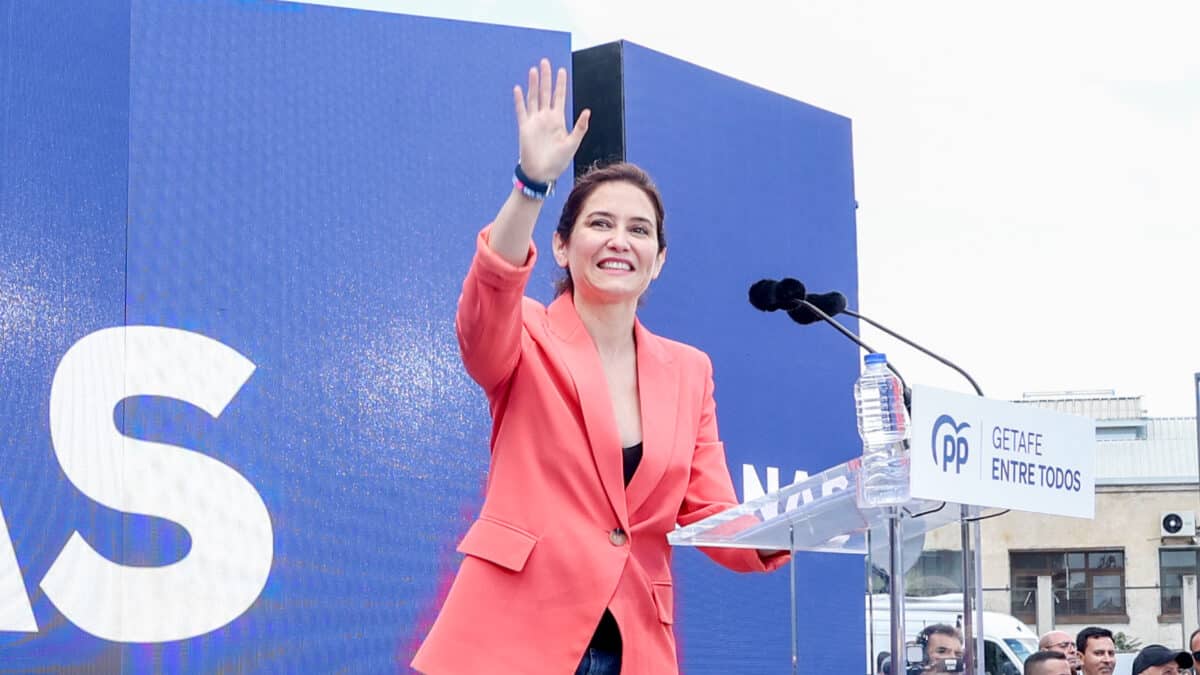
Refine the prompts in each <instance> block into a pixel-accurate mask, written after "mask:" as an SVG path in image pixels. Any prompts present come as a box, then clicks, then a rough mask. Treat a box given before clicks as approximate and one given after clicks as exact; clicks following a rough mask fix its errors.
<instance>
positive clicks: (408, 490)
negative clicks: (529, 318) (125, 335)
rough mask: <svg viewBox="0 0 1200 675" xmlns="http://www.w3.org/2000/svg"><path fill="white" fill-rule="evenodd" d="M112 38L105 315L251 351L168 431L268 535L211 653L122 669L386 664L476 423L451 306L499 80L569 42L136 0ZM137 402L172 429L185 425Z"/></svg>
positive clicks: (506, 86)
mask: <svg viewBox="0 0 1200 675" xmlns="http://www.w3.org/2000/svg"><path fill="white" fill-rule="evenodd" d="M132 45H133V46H132V50H131V63H132V66H131V70H132V73H133V76H132V83H131V93H130V100H131V138H130V158H131V173H130V211H131V218H130V237H129V258H130V266H129V320H130V322H131V323H150V324H157V325H168V326H176V327H180V328H186V329H188V330H192V331H196V332H199V333H202V334H204V335H207V336H209V337H212V338H215V339H218V340H220V341H221V342H223V343H225V344H227V345H229V346H231V347H234V348H235V349H237V350H238V351H239V352H241V353H242V354H244V355H245V356H247V357H248V358H249V359H250V360H251V361H253V362H254V363H255V364H256V365H257V366H258V369H257V371H256V372H255V374H254V375H253V376H252V377H251V379H250V381H249V382H248V383H247V385H246V387H245V388H244V389H243V390H242V391H241V392H240V393H239V395H238V397H237V398H236V399H235V401H234V402H233V403H232V404H231V405H230V407H229V409H228V410H227V411H226V413H225V414H224V415H223V416H222V417H221V419H220V420H219V422H218V423H215V424H210V425H209V426H208V427H206V430H207V432H206V433H205V434H204V435H203V438H193V439H192V441H191V445H190V446H189V447H194V448H196V449H198V450H201V451H202V452H204V453H206V454H208V455H211V456H213V457H216V458H218V459H221V460H222V461H224V462H226V463H228V464H230V465H231V466H233V467H235V468H236V469H238V470H239V471H240V472H241V473H242V474H243V475H244V476H246V478H247V479H248V480H249V481H250V482H251V483H253V484H254V485H255V486H256V487H257V488H258V490H259V491H260V493H261V494H262V496H263V499H264V501H265V502H266V504H267V507H268V509H269V511H270V513H271V514H272V517H273V521H274V526H275V555H276V558H275V564H274V569H273V572H272V575H271V578H270V580H269V582H268V585H267V589H266V591H265V592H264V594H263V596H262V597H261V598H260V599H259V602H258V603H257V604H256V605H255V606H253V607H252V608H251V609H250V610H249V611H248V612H247V613H246V614H245V615H244V616H242V617H241V618H239V619H238V620H237V621H236V622H234V624H231V625H230V626H228V627H226V628H224V629H221V630H219V631H217V632H216V633H214V634H212V635H210V636H209V639H208V640H207V641H206V643H205V644H206V645H209V646H210V649H207V650H196V649H194V648H193V647H194V645H188V644H182V645H175V646H170V645H169V646H165V647H163V648H160V649H155V650H150V651H142V652H139V655H138V658H139V659H143V660H142V661H140V662H139V664H138V666H139V667H142V666H145V667H149V666H150V664H151V663H152V662H153V659H157V658H166V659H170V660H172V661H174V660H179V661H181V662H183V663H186V664H187V666H188V667H189V669H192V670H195V671H213V670H217V669H219V668H221V667H229V666H233V665H236V664H239V663H244V662H245V661H246V660H247V659H249V658H250V655H251V654H254V653H257V654H259V655H260V656H259V657H258V658H260V659H263V661H262V662H261V663H259V664H258V666H259V667H266V668H274V669H279V670H280V671H285V672H304V671H307V670H311V669H313V668H314V667H317V668H318V669H320V670H336V669H339V668H349V669H351V670H354V671H366V672H384V671H388V670H391V669H393V668H395V667H396V664H397V662H399V663H404V664H406V663H407V662H408V661H409V659H410V658H411V654H412V652H413V651H415V648H416V646H417V644H418V641H419V639H420V637H421V636H422V635H424V633H425V631H426V629H427V627H428V625H429V623H430V622H431V621H432V619H433V617H434V615H435V612H436V609H437V607H438V606H439V605H440V596H441V594H442V593H444V591H445V586H446V584H447V583H448V580H449V575H451V574H452V573H453V571H454V569H455V568H456V567H457V561H458V554H456V553H455V552H454V546H455V544H456V543H457V540H458V538H459V537H460V536H461V534H462V532H463V531H464V530H465V528H466V525H467V524H468V523H469V519H471V518H472V517H473V515H474V512H475V511H476V509H477V506H478V503H479V500H480V498H481V488H482V484H483V479H484V469H485V468H486V456H487V450H486V448H487V438H488V432H489V428H490V420H489V417H488V413H487V408H486V404H485V401H484V399H483V397H482V395H481V393H480V392H479V391H478V388H477V387H476V386H475V385H474V383H472V382H471V381H470V380H469V379H468V378H467V376H466V375H465V372H464V371H463V369H462V367H461V365H460V362H459V359H458V350H457V345H456V342H455V338H454V328H453V316H454V304H455V301H456V299H457V297H458V291H459V288H460V285H461V281H462V277H463V274H464V272H465V270H466V268H467V265H468V262H469V260H470V256H471V254H472V252H473V248H474V236H475V234H476V232H477V231H478V229H479V228H480V227H481V226H482V225H483V224H484V223H486V221H487V220H488V219H490V218H491V217H492V216H493V215H494V213H495V209H496V208H497V206H498V204H499V203H500V201H501V200H502V198H503V197H504V195H505V194H506V192H507V189H508V178H509V172H510V170H511V164H512V161H513V158H514V157H515V153H516V133H515V122H514V119H513V115H512V109H511V100H512V98H511V94H510V91H511V87H512V85H513V84H514V83H516V82H517V81H518V80H519V78H520V77H521V75H522V73H524V72H525V70H526V69H527V68H528V66H529V65H530V64H532V63H534V62H535V59H536V57H537V56H539V55H542V54H547V55H549V56H551V57H552V58H553V59H554V60H555V61H556V62H557V63H566V62H567V58H568V56H569V42H568V37H567V36H566V35H565V34H555V33H547V32H538V31H529V30H519V29H512V28H501V27H496V26H485V25H481V24H469V23H462V22H453V21H444V20H433V19H422V18H414V17H405V16H397V15H386V14H377V13H370V12H359V11H346V10H339V9H329V8H323V7H316V6H306V5H287V4H279V5H276V4H257V3H246V2H208V3H197V2H182V1H181V2H161V1H160V0H154V1H152V2H151V1H147V2H136V3H135V6H134V12H133V24H132ZM551 208H554V207H553V206H552V207H551ZM548 271H549V270H548V269H547V268H543V275H540V276H538V277H537V278H536V279H535V281H534V282H533V285H534V287H535V288H541V289H543V291H544V293H548V292H549V291H550V282H549V278H548V276H544V275H545V274H546V273H548ZM137 412H138V413H139V414H144V415H145V416H146V417H145V418H144V419H143V420H142V424H145V425H147V426H146V428H147V429H149V428H150V427H151V426H153V425H155V424H158V426H159V428H160V430H161V432H162V433H163V435H164V436H166V435H167V434H169V433H174V434H175V440H177V441H178V440H179V434H181V433H185V434H186V433H189V431H190V430H191V429H193V428H195V427H197V426H198V425H199V424H200V421H199V420H192V419H190V418H186V417H185V418H183V419H182V420H181V424H180V426H179V427H177V428H173V429H172V428H171V427H170V425H166V424H162V423H161V422H158V423H156V422H155V421H154V420H156V419H159V418H161V417H166V416H169V415H171V414H172V413H171V412H170V411H167V410H165V409H157V408H155V407H154V406H153V405H147V406H143V407H141V408H139V409H138V410H137ZM177 420H178V418H177ZM147 536H149V535H147ZM132 543H133V544H134V545H136V544H137V543H138V542H132ZM247 634H251V635H254V639H253V641H252V642H246V641H245V639H244V638H245V636H246V635H247ZM222 641H226V642H225V644H226V645H227V646H228V647H227V648H226V649H222V648H221V647H220V645H221V644H222ZM267 655H269V656H267ZM317 664H319V666H318V665H317Z"/></svg>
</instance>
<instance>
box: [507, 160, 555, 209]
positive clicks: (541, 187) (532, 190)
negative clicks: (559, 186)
mask: <svg viewBox="0 0 1200 675" xmlns="http://www.w3.org/2000/svg"><path fill="white" fill-rule="evenodd" d="M512 184H513V187H514V188H515V189H517V190H518V191H519V192H520V193H521V194H523V195H525V196H526V197H528V198H530V199H534V200H537V201H544V200H545V199H546V198H547V197H549V196H550V195H552V194H554V180H553V179H551V180H537V179H535V178H532V177H530V176H529V174H527V173H525V171H524V170H523V169H522V168H521V164H520V162H518V163H517V166H516V168H514V169H513V177H512Z"/></svg>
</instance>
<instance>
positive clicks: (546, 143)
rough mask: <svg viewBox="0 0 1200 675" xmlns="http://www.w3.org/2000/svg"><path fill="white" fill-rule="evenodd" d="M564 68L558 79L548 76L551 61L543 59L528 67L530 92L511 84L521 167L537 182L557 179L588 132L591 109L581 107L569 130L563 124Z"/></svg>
mask: <svg viewBox="0 0 1200 675" xmlns="http://www.w3.org/2000/svg"><path fill="white" fill-rule="evenodd" d="M566 103H567V70H566V69H565V68H559V69H558V77H557V81H555V82H552V81H551V79H550V60H549V59H542V61H541V63H540V64H538V67H537V68H530V69H529V93H528V95H526V94H525V93H524V92H522V91H521V87H520V85H517V86H515V87H513V104H514V107H515V108H516V113H517V130H518V139H519V141H520V146H521V155H520V157H521V169H522V170H523V171H524V172H525V174H526V175H527V176H529V177H530V178H531V179H533V180H535V181H538V182H542V183H544V182H549V181H552V180H555V179H557V178H558V177H559V176H560V175H562V172H563V171H566V169H567V165H569V164H570V163H571V159H572V158H573V157H574V156H575V151H576V150H578V149H579V144H580V143H581V142H582V141H583V135H584V134H586V133H587V128H588V120H589V119H591V115H592V113H591V111H590V110H584V111H583V112H582V113H580V114H579V119H577V120H575V128H574V129H572V130H571V132H570V133H568V132H567V126H566V109H565V108H566Z"/></svg>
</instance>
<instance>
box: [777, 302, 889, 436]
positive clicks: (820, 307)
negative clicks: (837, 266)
mask: <svg viewBox="0 0 1200 675" xmlns="http://www.w3.org/2000/svg"><path fill="white" fill-rule="evenodd" d="M822 296H823V297H815V296H806V297H805V299H804V301H803V302H802V303H801V304H800V306H799V307H797V308H796V309H792V310H788V316H789V317H791V319H792V321H795V322H796V323H798V324H800V325H802V326H806V325H808V324H810V323H816V322H817V321H824V322H825V323H827V324H829V325H830V326H833V327H834V328H835V329H837V331H838V332H839V333H841V334H842V335H845V336H846V338H847V339H849V340H850V341H851V342H853V343H854V344H856V345H858V346H859V347H862V348H863V349H865V350H866V351H867V353H868V354H878V353H879V352H878V351H877V350H876V349H874V348H873V347H871V346H870V345H868V344H867V343H865V342H863V341H862V340H861V339H859V337H858V336H857V335H855V334H854V333H853V332H851V330H850V329H849V328H846V327H845V326H843V325H842V324H840V323H838V322H837V321H834V320H833V317H832V316H831V314H835V313H837V312H840V311H845V309H846V296H844V295H842V294H841V293H836V292H835V293H824V294H822ZM837 296H840V297H841V299H840V301H839V300H838V297H837ZM809 297H813V298H814V300H815V302H813V301H809V299H808V298H809ZM839 305H840V307H839ZM826 309H828V310H830V311H826ZM887 369H888V370H890V371H892V374H893V375H895V376H896V379H898V380H900V390H901V391H902V392H903V393H904V407H905V408H906V409H907V410H908V411H909V413H910V414H911V413H912V388H911V387H909V386H908V382H907V381H905V379H904V376H903V375H901V374H900V371H899V370H897V369H896V365H895V364H894V363H892V362H891V361H888V362H887Z"/></svg>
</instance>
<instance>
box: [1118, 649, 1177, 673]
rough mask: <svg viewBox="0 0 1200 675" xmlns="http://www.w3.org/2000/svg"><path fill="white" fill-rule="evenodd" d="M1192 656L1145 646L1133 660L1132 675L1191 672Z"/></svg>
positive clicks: (1172, 650)
mask: <svg viewBox="0 0 1200 675" xmlns="http://www.w3.org/2000/svg"><path fill="white" fill-rule="evenodd" d="M1191 667H1192V655H1191V654H1189V653H1187V652H1181V651H1176V650H1174V649H1168V648H1167V647H1164V646H1163V645H1147V646H1146V647H1143V648H1142V651H1140V652H1138V655H1137V657H1135V658H1134V659H1133V669H1132V671H1131V673H1132V675H1179V674H1180V673H1183V672H1191V670H1190V669H1191Z"/></svg>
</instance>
